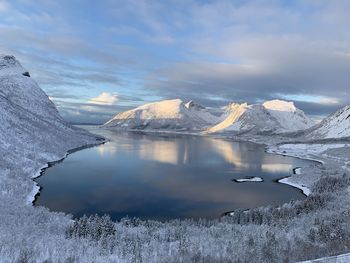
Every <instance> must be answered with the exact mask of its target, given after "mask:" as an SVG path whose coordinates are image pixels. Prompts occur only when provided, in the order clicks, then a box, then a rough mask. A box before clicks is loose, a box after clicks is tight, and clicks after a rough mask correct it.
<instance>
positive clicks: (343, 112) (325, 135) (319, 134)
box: [305, 105, 350, 139]
mask: <svg viewBox="0 0 350 263" xmlns="http://www.w3.org/2000/svg"><path fill="white" fill-rule="evenodd" d="M305 134H306V138H308V139H330V138H336V139H338V138H345V137H350V105H349V106H345V107H344V108H342V109H340V110H338V111H337V112H335V113H333V114H332V115H330V116H328V117H327V118H325V119H324V120H323V121H322V122H321V123H319V124H317V125H315V126H314V127H312V128H310V129H309V130H307V131H306V133H305Z"/></svg>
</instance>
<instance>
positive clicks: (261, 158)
mask: <svg viewBox="0 0 350 263" xmlns="http://www.w3.org/2000/svg"><path fill="white" fill-rule="evenodd" d="M93 132H95V133H98V134H100V135H103V136H105V137H106V138H108V139H110V141H109V142H107V143H105V144H104V145H100V146H97V147H93V148H88V149H84V150H81V151H78V152H75V153H73V154H70V155H69V156H68V157H67V158H66V159H65V160H64V161H63V162H60V163H57V164H56V165H54V166H52V167H50V168H48V169H46V170H45V172H44V174H43V176H41V177H39V178H38V179H37V180H36V181H37V182H38V183H39V185H40V186H41V187H42V190H41V193H40V195H39V196H38V198H37V201H36V203H35V205H37V206H46V207H48V208H50V209H51V210H53V211H62V212H66V213H70V214H73V215H74V216H75V217H79V216H82V215H83V214H87V215H90V214H95V213H97V214H100V215H102V214H109V215H110V216H111V218H113V219H121V218H123V217H126V216H129V217H138V218H141V219H157V220H166V219H175V218H194V219H198V218H218V217H220V216H221V215H222V214H223V213H225V212H229V211H232V210H234V209H237V208H252V207H257V206H261V205H268V204H272V205H276V204H281V203H284V202H288V201H290V200H292V199H294V200H297V199H302V198H304V196H303V194H302V193H301V191H300V190H298V189H296V188H293V187H290V186H288V185H284V184H280V183H277V182H276V179H279V178H282V177H285V176H288V175H290V174H291V173H292V169H293V168H294V167H297V166H301V167H302V166H303V165H306V161H303V160H299V159H295V158H291V157H284V156H280V155H272V154H267V153H265V152H264V147H263V146H261V145H257V144H253V143H246V142H231V141H227V140H222V139H214V138H208V137H199V136H188V135H159V134H154V135H152V134H151V135H146V134H142V133H131V132H129V133H127V132H115V131H106V130H102V129H94V130H93ZM253 176H258V177H261V178H263V180H264V181H263V182H260V183H257V182H246V183H236V182H234V181H233V179H238V178H246V177H253Z"/></svg>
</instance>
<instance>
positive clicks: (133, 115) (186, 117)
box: [103, 99, 217, 130]
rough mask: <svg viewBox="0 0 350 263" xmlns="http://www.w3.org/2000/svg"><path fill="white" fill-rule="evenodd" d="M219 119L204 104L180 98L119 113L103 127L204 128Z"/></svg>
mask: <svg viewBox="0 0 350 263" xmlns="http://www.w3.org/2000/svg"><path fill="white" fill-rule="evenodd" d="M216 121H217V117H215V116H214V115H212V114H210V113H209V112H208V111H207V110H206V109H205V108H204V107H203V106H200V105H198V104H195V103H194V102H193V101H190V102H188V103H186V104H185V103H184V102H183V101H182V100H180V99H174V100H164V101H160V102H154V103H148V104H145V105H143V106H140V107H137V108H135V109H132V110H129V111H125V112H121V113H118V114H117V115H116V116H115V117H114V118H113V119H111V120H109V121H108V122H106V123H105V124H104V125H103V127H105V128H116V129H168V130H202V129H204V128H205V127H208V126H210V125H212V124H213V123H215V122H216Z"/></svg>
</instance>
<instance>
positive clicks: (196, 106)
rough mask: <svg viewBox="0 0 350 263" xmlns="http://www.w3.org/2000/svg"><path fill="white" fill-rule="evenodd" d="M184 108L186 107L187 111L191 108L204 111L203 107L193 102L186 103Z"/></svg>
mask: <svg viewBox="0 0 350 263" xmlns="http://www.w3.org/2000/svg"><path fill="white" fill-rule="evenodd" d="M185 107H186V108H187V109H191V108H195V109H198V110H201V109H205V107H203V106H202V105H200V104H197V103H195V102H194V101H193V100H190V101H189V102H187V103H186V104H185Z"/></svg>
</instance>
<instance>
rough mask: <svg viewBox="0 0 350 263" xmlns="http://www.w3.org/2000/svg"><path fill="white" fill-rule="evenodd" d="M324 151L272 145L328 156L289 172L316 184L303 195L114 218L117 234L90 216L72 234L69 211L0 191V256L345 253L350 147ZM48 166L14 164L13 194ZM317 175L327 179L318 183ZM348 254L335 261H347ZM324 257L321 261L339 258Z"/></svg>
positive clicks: (250, 257)
mask: <svg viewBox="0 0 350 263" xmlns="http://www.w3.org/2000/svg"><path fill="white" fill-rule="evenodd" d="M81 144H82V143H80V145H79V146H82V145H81ZM86 144H87V142H86ZM314 146H315V145H314ZM338 146H339V147H338ZM69 147H71V146H66V149H65V150H66V151H67V150H68V148H69ZM317 147H318V146H317ZM72 148H74V146H73V147H72ZM306 148H307V149H310V151H309V152H308V151H306V150H305V149H306ZM297 149H299V150H297ZM319 149H320V150H319V151H317V150H315V149H314V148H313V147H306V146H305V145H300V144H299V145H293V144H288V145H280V146H275V147H273V146H271V147H269V148H268V151H275V152H276V153H281V154H286V155H289V154H290V155H293V156H299V157H303V158H311V159H318V160H320V161H322V162H323V164H322V163H310V166H308V167H302V169H301V170H300V172H297V173H295V174H294V175H292V176H291V177H290V180H292V181H293V182H295V183H296V184H303V185H305V186H307V188H308V189H311V193H310V195H309V196H308V198H307V199H306V200H305V201H298V202H294V203H289V204H285V205H283V206H281V207H262V208H257V209H253V210H251V211H250V212H248V213H247V212H245V211H237V212H236V213H235V215H234V216H232V217H225V218H222V219H220V220H214V221H207V220H201V221H198V222H194V221H192V220H186V221H178V220H174V221H169V222H165V223H161V222H156V221H139V220H136V219H125V220H122V221H121V222H118V223H115V224H114V230H113V231H112V232H110V233H106V235H101V236H98V235H97V236H96V235H93V234H91V235H90V234H89V231H90V232H91V233H94V231H95V229H96V228H98V227H100V225H99V224H96V225H94V222H96V220H95V221H94V220H92V223H91V225H90V228H91V229H90V230H89V229H88V231H87V232H85V234H83V235H80V234H79V232H78V234H74V235H68V234H67V230H68V229H69V228H70V226H71V225H72V223H73V222H72V221H71V220H70V218H69V217H68V216H67V215H64V214H62V213H55V212H49V211H48V210H47V209H46V208H39V207H33V206H31V205H28V203H27V198H25V197H24V196H23V197H22V198H17V197H16V196H13V195H9V194H3V195H2V198H3V199H2V200H4V202H2V203H1V214H0V216H1V228H0V237H1V238H0V255H1V259H0V262H297V261H302V260H308V259H311V258H319V257H323V256H330V255H337V254H341V253H345V252H347V251H349V250H350V249H349V244H350V230H349V229H348V222H349V221H350V202H349V200H350V191H349V190H348V187H349V182H350V179H349V178H348V177H347V176H344V175H343V174H344V172H345V171H346V169H348V166H347V164H348V162H349V160H348V155H347V152H348V148H347V147H346V145H345V144H339V145H337V147H335V146H334V145H333V144H332V145H329V146H325V145H323V146H322V147H319ZM321 149H322V150H321ZM37 150H38V151H39V152H40V149H37ZM46 151H48V150H47V149H46ZM289 151H290V152H289ZM63 155H64V152H61V156H63ZM56 156H59V155H58V154H57V155H56ZM56 159H58V158H57V157H56ZM52 160H53V159H50V158H49V157H47V158H46V159H45V161H52ZM16 161H17V163H20V162H19V161H20V160H16ZM14 163H15V162H14ZM43 166H44V164H43V163H41V164H39V163H38V164H36V163H35V162H33V163H32V166H29V165H26V166H25V167H26V170H28V171H29V172H28V173H26V174H24V172H21V168H20V167H18V166H14V167H13V170H12V171H13V172H14V173H16V174H18V176H21V177H18V178H17V177H15V178H14V179H13V180H14V181H13V182H9V183H7V188H8V192H10V191H11V189H13V187H14V186H15V185H16V188H17V187H20V186H21V185H28V186H29V185H30V184H29V183H28V182H30V181H27V180H26V177H28V178H29V177H31V176H32V174H37V171H38V170H39V169H40V168H41V167H43ZM22 167H24V166H22ZM22 176H23V178H22ZM21 178H22V179H21ZM320 178H323V179H322V180H323V181H322V182H321V183H317V182H318V180H319V179H320ZM21 182H22V183H21ZM31 182H32V181H31ZM11 183H12V184H11ZM67 183H69V182H67ZM26 188H28V187H26ZM13 190H15V189H13ZM2 191H4V190H2ZM22 191H24V190H23V189H22V190H20V192H22ZM26 191H27V193H30V192H31V190H30V189H28V190H26ZM16 195H18V193H17V194H16ZM27 196H28V195H27ZM29 196H30V195H29ZM87 228H89V227H87ZM344 258H346V256H342V257H341V259H342V260H343V261H336V262H347V261H344ZM325 260H326V261H325ZM325 260H323V261H321V262H334V261H332V260H333V259H325Z"/></svg>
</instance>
